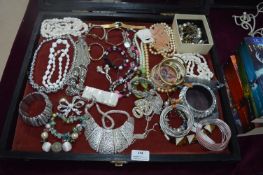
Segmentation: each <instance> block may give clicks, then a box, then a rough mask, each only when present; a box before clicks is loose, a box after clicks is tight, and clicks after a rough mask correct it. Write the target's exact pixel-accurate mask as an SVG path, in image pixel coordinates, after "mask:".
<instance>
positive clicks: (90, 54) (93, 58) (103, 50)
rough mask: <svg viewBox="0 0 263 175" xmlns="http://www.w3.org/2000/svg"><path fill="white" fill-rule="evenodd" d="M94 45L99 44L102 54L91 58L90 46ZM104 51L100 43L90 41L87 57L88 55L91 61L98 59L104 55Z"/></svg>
mask: <svg viewBox="0 0 263 175" xmlns="http://www.w3.org/2000/svg"><path fill="white" fill-rule="evenodd" d="M94 45H97V46H99V47H100V48H101V49H102V54H101V56H99V57H98V58H92V56H91V46H94ZM104 52H105V50H104V47H103V46H102V45H101V44H100V43H91V44H89V47H88V54H89V57H90V59H91V60H92V61H99V60H101V58H102V57H103V55H104Z"/></svg>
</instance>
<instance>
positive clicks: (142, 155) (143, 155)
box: [131, 150, 150, 161]
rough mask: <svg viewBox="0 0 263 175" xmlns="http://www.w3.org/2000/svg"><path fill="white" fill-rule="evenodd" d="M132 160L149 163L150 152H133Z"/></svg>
mask: <svg viewBox="0 0 263 175" xmlns="http://www.w3.org/2000/svg"><path fill="white" fill-rule="evenodd" d="M131 160H134V161H149V160H150V152H149V151H145V150H132V152H131Z"/></svg>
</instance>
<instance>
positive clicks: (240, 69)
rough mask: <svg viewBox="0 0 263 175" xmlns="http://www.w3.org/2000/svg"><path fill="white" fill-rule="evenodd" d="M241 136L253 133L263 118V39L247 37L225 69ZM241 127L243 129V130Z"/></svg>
mask: <svg viewBox="0 0 263 175" xmlns="http://www.w3.org/2000/svg"><path fill="white" fill-rule="evenodd" d="M224 73H225V78H226V82H227V84H228V87H229V94H230V97H231V102H232V104H233V114H234V116H238V117H236V119H239V120H240V122H239V124H238V122H236V123H237V128H238V132H239V133H244V132H247V131H249V130H251V129H252V128H253V127H254V125H253V124H252V121H253V120H254V119H255V118H257V120H258V118H261V117H262V116H263V38H261V37H247V38H244V41H243V42H242V43H241V46H240V48H239V49H238V53H237V55H231V56H230V59H229V60H228V62H227V64H226V65H225V66H224ZM240 128H241V129H240Z"/></svg>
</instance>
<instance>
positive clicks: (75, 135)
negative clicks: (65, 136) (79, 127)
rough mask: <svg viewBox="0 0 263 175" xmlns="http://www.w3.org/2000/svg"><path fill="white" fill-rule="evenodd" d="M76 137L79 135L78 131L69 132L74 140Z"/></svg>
mask: <svg viewBox="0 0 263 175" xmlns="http://www.w3.org/2000/svg"><path fill="white" fill-rule="evenodd" d="M78 137H79V134H78V133H72V134H71V138H72V139H74V140H76V139H77V138H78Z"/></svg>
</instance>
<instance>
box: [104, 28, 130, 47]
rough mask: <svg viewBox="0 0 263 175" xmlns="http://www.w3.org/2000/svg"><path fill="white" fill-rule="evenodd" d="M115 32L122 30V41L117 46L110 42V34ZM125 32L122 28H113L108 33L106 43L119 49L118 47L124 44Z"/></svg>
mask: <svg viewBox="0 0 263 175" xmlns="http://www.w3.org/2000/svg"><path fill="white" fill-rule="evenodd" d="M113 30H120V31H121V36H122V41H121V42H119V43H117V44H114V43H112V42H110V41H109V33H110V32H111V31H113ZM124 32H125V31H124V30H123V29H122V28H111V29H109V30H108V31H107V32H106V36H105V42H106V43H107V44H109V45H111V46H116V47H117V46H120V45H121V44H123V43H124V37H123V33H124Z"/></svg>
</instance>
